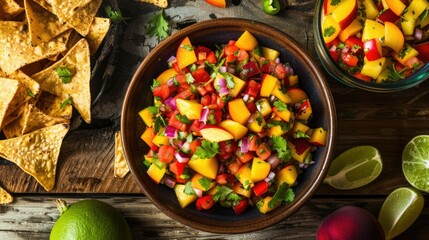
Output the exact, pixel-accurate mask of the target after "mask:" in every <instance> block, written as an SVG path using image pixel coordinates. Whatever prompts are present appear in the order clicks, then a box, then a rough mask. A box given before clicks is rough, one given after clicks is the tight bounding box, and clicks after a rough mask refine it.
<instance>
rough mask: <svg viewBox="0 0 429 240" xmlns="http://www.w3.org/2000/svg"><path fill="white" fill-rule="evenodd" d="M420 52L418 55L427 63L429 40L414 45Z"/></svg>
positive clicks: (428, 60)
mask: <svg viewBox="0 0 429 240" xmlns="http://www.w3.org/2000/svg"><path fill="white" fill-rule="evenodd" d="M413 47H414V48H415V49H416V50H417V51H418V52H419V55H418V56H417V57H418V58H419V59H420V60H422V61H423V62H425V63H427V62H429V42H424V43H420V44H417V45H414V46H413Z"/></svg>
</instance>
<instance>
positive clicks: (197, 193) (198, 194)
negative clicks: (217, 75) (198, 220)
mask: <svg viewBox="0 0 429 240" xmlns="http://www.w3.org/2000/svg"><path fill="white" fill-rule="evenodd" d="M193 189H194V192H195V194H196V195H197V197H199V198H200V197H202V196H203V191H201V190H200V189H198V188H193Z"/></svg>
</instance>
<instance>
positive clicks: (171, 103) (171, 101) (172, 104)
mask: <svg viewBox="0 0 429 240" xmlns="http://www.w3.org/2000/svg"><path fill="white" fill-rule="evenodd" d="M164 104H165V105H167V106H169V107H170V109H171V111H173V112H174V111H176V110H177V106H176V99H174V98H172V97H169V98H167V99H165V101H164Z"/></svg>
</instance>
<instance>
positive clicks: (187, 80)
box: [185, 73, 195, 83]
mask: <svg viewBox="0 0 429 240" xmlns="http://www.w3.org/2000/svg"><path fill="white" fill-rule="evenodd" d="M185 76H186V82H187V83H194V82H195V79H194V77H193V76H192V74H191V73H187V74H186V75H185Z"/></svg>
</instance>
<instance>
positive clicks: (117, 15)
mask: <svg viewBox="0 0 429 240" xmlns="http://www.w3.org/2000/svg"><path fill="white" fill-rule="evenodd" d="M104 11H105V12H106V14H107V16H108V17H109V18H110V19H111V20H112V22H124V23H127V22H125V20H126V19H129V18H125V17H124V16H123V15H122V12H121V10H119V9H118V10H113V8H112V6H110V5H107V6H106V7H105V8H104Z"/></svg>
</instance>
